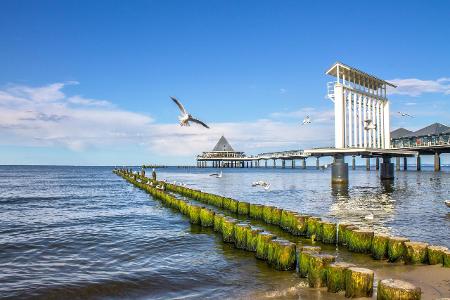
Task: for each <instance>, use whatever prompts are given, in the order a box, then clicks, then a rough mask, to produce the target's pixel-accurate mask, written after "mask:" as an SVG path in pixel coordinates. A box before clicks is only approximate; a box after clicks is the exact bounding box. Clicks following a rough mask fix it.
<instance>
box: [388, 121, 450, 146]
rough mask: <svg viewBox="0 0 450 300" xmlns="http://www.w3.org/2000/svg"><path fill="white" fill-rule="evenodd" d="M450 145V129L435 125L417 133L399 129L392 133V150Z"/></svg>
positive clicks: (438, 124)
mask: <svg viewBox="0 0 450 300" xmlns="http://www.w3.org/2000/svg"><path fill="white" fill-rule="evenodd" d="M439 145H450V127H448V126H445V125H443V124H440V123H434V124H431V125H429V126H427V127H424V128H422V129H419V130H417V131H411V130H408V129H405V128H398V129H396V130H394V131H392V132H391V146H392V148H411V147H423V146H439Z"/></svg>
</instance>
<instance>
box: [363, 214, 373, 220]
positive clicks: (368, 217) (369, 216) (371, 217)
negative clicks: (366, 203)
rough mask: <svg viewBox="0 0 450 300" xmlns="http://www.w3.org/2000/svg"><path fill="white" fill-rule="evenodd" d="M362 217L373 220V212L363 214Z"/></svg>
mask: <svg viewBox="0 0 450 300" xmlns="http://www.w3.org/2000/svg"><path fill="white" fill-rule="evenodd" d="M364 219H366V220H373V214H368V215H366V216H364Z"/></svg>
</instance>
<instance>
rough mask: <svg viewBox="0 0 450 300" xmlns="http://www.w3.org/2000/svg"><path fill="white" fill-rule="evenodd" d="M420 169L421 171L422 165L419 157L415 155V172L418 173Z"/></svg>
mask: <svg viewBox="0 0 450 300" xmlns="http://www.w3.org/2000/svg"><path fill="white" fill-rule="evenodd" d="M421 169H422V164H421V161H420V155H417V157H416V170H417V171H420V170H421Z"/></svg>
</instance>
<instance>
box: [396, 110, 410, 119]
mask: <svg viewBox="0 0 450 300" xmlns="http://www.w3.org/2000/svg"><path fill="white" fill-rule="evenodd" d="M397 113H398V114H399V115H401V116H402V117H410V118H414V117H413V116H411V115H410V114H407V113H404V112H401V111H398V112H397Z"/></svg>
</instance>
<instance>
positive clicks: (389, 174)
mask: <svg viewBox="0 0 450 300" xmlns="http://www.w3.org/2000/svg"><path fill="white" fill-rule="evenodd" d="M380 179H381V180H393V179H394V164H393V163H391V158H390V157H389V156H383V163H382V164H381V170H380Z"/></svg>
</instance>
